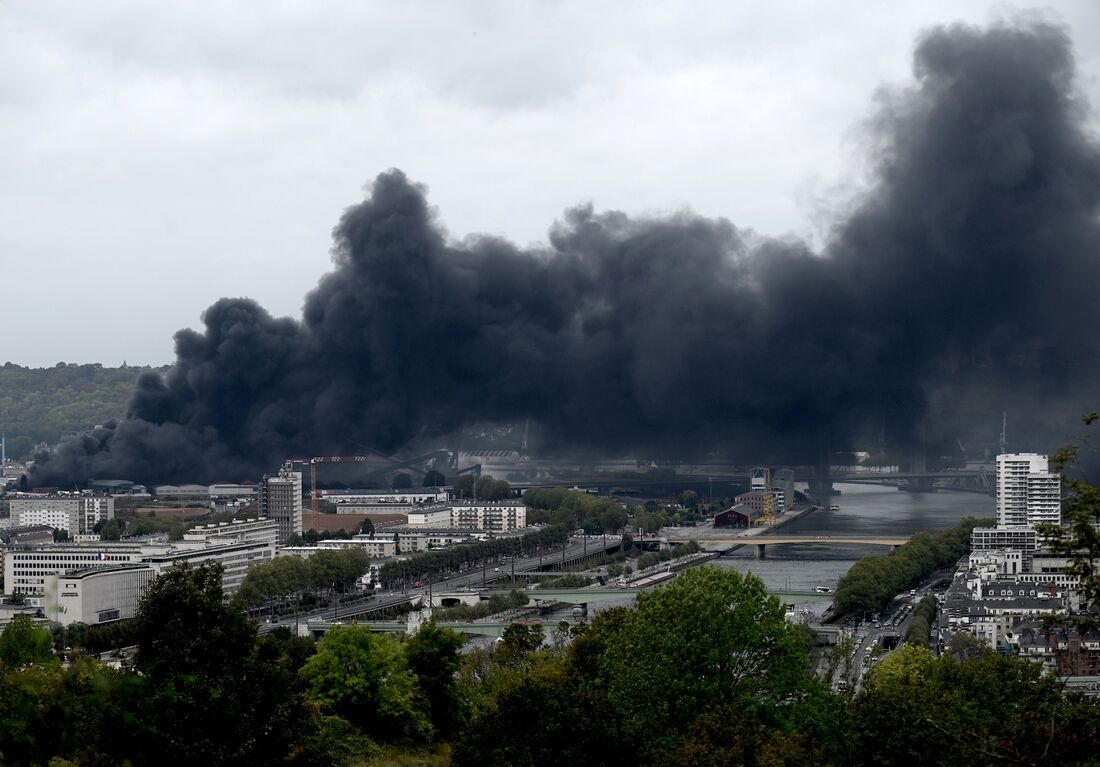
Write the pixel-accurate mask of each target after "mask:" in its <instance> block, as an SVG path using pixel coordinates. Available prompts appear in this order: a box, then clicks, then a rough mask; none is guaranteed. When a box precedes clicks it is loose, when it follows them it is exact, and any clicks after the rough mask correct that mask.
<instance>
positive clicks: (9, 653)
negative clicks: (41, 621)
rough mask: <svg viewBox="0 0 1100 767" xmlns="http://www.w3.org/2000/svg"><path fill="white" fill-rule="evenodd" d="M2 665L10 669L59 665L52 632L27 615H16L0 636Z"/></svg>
mask: <svg viewBox="0 0 1100 767" xmlns="http://www.w3.org/2000/svg"><path fill="white" fill-rule="evenodd" d="M0 663H2V664H3V665H5V666H7V667H8V668H13V669H15V668H21V667H23V666H28V665H31V664H36V665H55V664H57V663H59V661H58V658H57V656H56V655H54V653H53V642H52V641H51V637H50V632H49V630H48V629H45V628H43V627H42V626H36V625H35V623H34V620H33V619H32V618H31V617H30V616H29V615H26V614H25V613H21V614H19V615H16V616H15V617H14V618H12V619H11V622H10V623H8V625H7V626H5V627H4V632H3V633H2V634H0Z"/></svg>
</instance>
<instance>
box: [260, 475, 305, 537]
mask: <svg viewBox="0 0 1100 767" xmlns="http://www.w3.org/2000/svg"><path fill="white" fill-rule="evenodd" d="M260 515H261V516H264V517H267V518H268V519H273V520H275V521H276V522H278V523H279V532H278V536H277V537H276V539H275V541H276V543H277V544H278V545H279V546H285V545H286V542H287V539H288V538H290V536H291V535H293V534H295V533H297V534H298V535H301V534H302V472H300V471H287V470H285V469H284V470H283V471H280V472H279V473H278V474H268V475H265V476H264V479H263V482H261V483H260Z"/></svg>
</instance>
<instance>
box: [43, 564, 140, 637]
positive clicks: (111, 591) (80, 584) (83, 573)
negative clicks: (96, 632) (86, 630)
mask: <svg viewBox="0 0 1100 767" xmlns="http://www.w3.org/2000/svg"><path fill="white" fill-rule="evenodd" d="M154 577H156V573H155V572H154V570H153V568H152V567H150V566H148V565H113V566H111V567H97V568H88V569H83V570H73V571H70V572H66V573H58V574H56V575H51V576H49V578H48V579H47V581H46V604H45V609H44V612H45V614H46V617H47V618H49V619H50V620H52V621H57V622H58V623H60V624H61V625H63V626H69V625H71V624H73V623H85V624H87V625H89V626H94V625H96V624H100V623H110V622H111V621H117V620H126V619H127V618H133V617H134V616H135V615H137V610H138V605H139V604H140V603H141V597H142V595H143V594H145V590H146V589H147V588H149V584H150V583H152V582H153V578H154Z"/></svg>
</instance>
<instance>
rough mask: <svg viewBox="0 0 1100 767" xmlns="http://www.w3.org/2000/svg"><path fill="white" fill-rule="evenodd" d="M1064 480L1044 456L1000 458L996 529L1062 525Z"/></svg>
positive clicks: (1009, 455)
mask: <svg viewBox="0 0 1100 767" xmlns="http://www.w3.org/2000/svg"><path fill="white" fill-rule="evenodd" d="M1061 496H1062V478H1061V477H1060V476H1059V475H1058V474H1056V473H1053V472H1051V471H1050V464H1049V461H1048V460H1047V457H1046V456H1045V455H1039V454H1038V453H1004V454H1002V455H998V456H997V527H999V528H1024V527H1034V526H1035V525H1039V524H1052V525H1058V524H1061V522H1062V500H1061Z"/></svg>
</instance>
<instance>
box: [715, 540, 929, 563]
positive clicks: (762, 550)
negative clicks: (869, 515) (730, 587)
mask: <svg viewBox="0 0 1100 767" xmlns="http://www.w3.org/2000/svg"><path fill="white" fill-rule="evenodd" d="M908 542H909V536H908V535H758V536H730V537H728V538H722V537H717V536H707V537H706V538H702V539H700V540H699V545H700V546H702V547H703V548H705V549H709V548H714V547H725V548H723V549H722V550H724V551H733V550H734V549H737V548H739V547H741V546H756V556H757V558H758V559H763V558H764V556H765V554H766V551H767V547H768V546H783V545H790V544H814V545H818V546H832V545H837V546H839V545H845V546H889V547H891V548H892V549H896V548H897V547H898V546H901V545H903V544H905V543H908Z"/></svg>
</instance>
